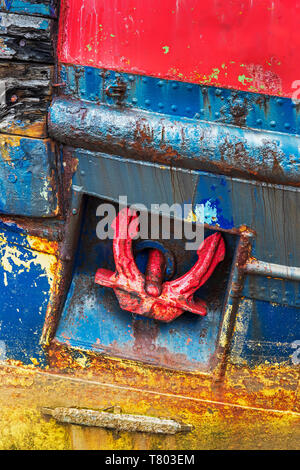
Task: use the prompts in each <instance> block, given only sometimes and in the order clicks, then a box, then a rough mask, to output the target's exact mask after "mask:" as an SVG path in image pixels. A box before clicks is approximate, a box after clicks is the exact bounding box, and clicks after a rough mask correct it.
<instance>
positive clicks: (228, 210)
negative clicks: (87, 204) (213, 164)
mask: <svg viewBox="0 0 300 470" xmlns="http://www.w3.org/2000/svg"><path fill="white" fill-rule="evenodd" d="M68 151H69V152H71V153H72V154H73V155H74V157H75V158H76V160H78V166H77V171H76V173H75V174H74V178H73V187H74V188H76V190H77V191H79V192H82V193H85V194H89V195H94V196H98V197H101V198H103V199H108V200H113V201H115V202H117V201H118V198H119V196H120V195H121V196H124V195H126V196H127V197H128V204H135V203H141V204H144V205H145V206H146V207H147V208H148V209H149V210H150V209H151V204H161V203H162V202H164V203H166V204H169V205H170V206H171V205H172V204H174V203H177V204H180V205H183V204H184V203H186V204H189V203H193V208H194V213H195V214H196V215H197V208H196V204H199V205H200V204H202V205H203V206H204V220H201V221H203V222H204V223H206V224H208V225H209V226H211V227H213V228H215V229H223V230H238V229H239V228H240V227H243V226H246V227H248V228H249V229H251V230H253V231H254V232H255V233H256V237H255V238H254V246H253V255H254V256H256V257H257V258H259V259H262V260H265V261H268V262H272V263H278V264H282V265H288V266H299V265H300V251H299V246H300V232H299V231H297V230H294V227H293V225H291V224H288V223H285V220H286V211H287V210H289V217H290V220H297V217H298V207H299V204H300V200H299V199H300V190H299V189H298V188H294V187H290V186H283V185H275V184H270V183H262V182H255V181H249V180H245V179H239V178H231V177H228V176H222V175H213V174H210V173H206V172H199V171H194V170H184V169H181V168H172V167H169V166H162V165H158V164H154V163H149V162H148V163H146V162H141V161H134V160H129V159H124V158H121V157H116V156H111V155H107V154H103V153H97V152H90V151H85V150H80V149H68ZM111 181H113V182H114V184H111ZM132 181H134V182H135V184H134V185H133V184H132ZM245 207H247V210H245ZM274 227H276V230H274ZM287 240H288V245H287V242H286V241H287ZM278 246H280V247H281V249H280V250H279V249H278Z"/></svg>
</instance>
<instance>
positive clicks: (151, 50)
mask: <svg viewBox="0 0 300 470" xmlns="http://www.w3.org/2000/svg"><path fill="white" fill-rule="evenodd" d="M299 10H300V2H299V1H298V0H296V1H294V2H292V4H291V2H286V1H280V0H275V1H274V0H263V1H259V2H252V1H251V0H247V1H245V2H243V3H241V2H240V1H239V0H232V1H231V2H230V3H229V4H228V1H225V0H221V1H218V2H201V1H198V0H182V1H180V2H178V1H177V0H164V1H163V2H161V1H160V0H155V1H153V0H144V1H143V2H140V1H137V0H124V1H122V2H119V1H118V0H112V1H110V2H107V1H105V0H98V1H97V2H94V1H93V0H63V1H62V5H61V15H60V37H59V51H58V59H59V61H60V62H65V63H71V64H80V65H93V66H96V67H103V68H106V69H113V70H118V71H119V70H120V71H126V72H131V73H141V74H146V75H153V76H158V77H162V78H176V79H178V80H182V81H189V82H195V83H204V84H209V85H217V86H225V87H229V88H235V89H240V90H250V91H262V92H263V93H266V94H271V95H283V96H291V95H292V93H293V91H294V90H293V88H292V83H293V81H294V80H297V79H299V78H300V69H299V66H298V58H297V54H298V52H297V51H298V50H299V48H300V42H299V41H300V40H299V34H298V33H299V27H300V14H299ZM298 75H299V76H298Z"/></svg>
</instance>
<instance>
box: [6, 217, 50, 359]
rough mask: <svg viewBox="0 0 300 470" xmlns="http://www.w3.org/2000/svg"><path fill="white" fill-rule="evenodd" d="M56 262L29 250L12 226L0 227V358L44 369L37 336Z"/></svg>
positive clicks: (21, 234)
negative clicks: (51, 269) (37, 365)
mask: <svg viewBox="0 0 300 470" xmlns="http://www.w3.org/2000/svg"><path fill="white" fill-rule="evenodd" d="M54 264H55V258H54V256H53V255H51V254H47V253H41V252H38V251H35V250H32V249H31V248H30V243H29V240H28V238H27V233H26V231H25V230H22V229H21V228H20V227H17V226H16V224H13V223H3V222H2V223H1V227H0V302H1V311H0V357H1V359H2V360H3V359H15V360H19V361H22V362H23V363H25V364H32V363H34V364H37V363H38V364H39V365H40V366H43V365H44V366H45V365H46V359H45V354H44V351H43V349H42V347H41V345H40V336H41V332H42V328H43V324H44V320H45V313H46V309H47V306H48V302H49V297H50V289H51V285H52V279H51V277H52V276H51V274H50V272H49V269H48V268H51V266H52V267H54Z"/></svg>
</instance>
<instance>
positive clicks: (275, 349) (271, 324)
mask: <svg viewBox="0 0 300 470" xmlns="http://www.w3.org/2000/svg"><path fill="white" fill-rule="evenodd" d="M237 322H238V325H239V328H237V329H236V332H235V335H234V337H233V347H232V357H233V358H234V360H235V361H236V362H238V363H243V362H245V361H247V362H248V363H250V364H251V365H257V364H262V363H266V361H267V362H269V363H273V364H274V363H282V362H284V363H286V364H288V365H293V364H294V365H295V364H296V362H293V355H294V353H295V349H296V347H297V344H298V345H299V338H300V337H299V332H300V309H299V308H292V307H286V306H285V307H283V306H282V305H279V304H277V303H270V302H265V301H260V300H250V299H244V300H242V301H241V304H240V308H239V311H238V315H237Z"/></svg>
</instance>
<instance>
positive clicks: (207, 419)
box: [0, 357, 300, 450]
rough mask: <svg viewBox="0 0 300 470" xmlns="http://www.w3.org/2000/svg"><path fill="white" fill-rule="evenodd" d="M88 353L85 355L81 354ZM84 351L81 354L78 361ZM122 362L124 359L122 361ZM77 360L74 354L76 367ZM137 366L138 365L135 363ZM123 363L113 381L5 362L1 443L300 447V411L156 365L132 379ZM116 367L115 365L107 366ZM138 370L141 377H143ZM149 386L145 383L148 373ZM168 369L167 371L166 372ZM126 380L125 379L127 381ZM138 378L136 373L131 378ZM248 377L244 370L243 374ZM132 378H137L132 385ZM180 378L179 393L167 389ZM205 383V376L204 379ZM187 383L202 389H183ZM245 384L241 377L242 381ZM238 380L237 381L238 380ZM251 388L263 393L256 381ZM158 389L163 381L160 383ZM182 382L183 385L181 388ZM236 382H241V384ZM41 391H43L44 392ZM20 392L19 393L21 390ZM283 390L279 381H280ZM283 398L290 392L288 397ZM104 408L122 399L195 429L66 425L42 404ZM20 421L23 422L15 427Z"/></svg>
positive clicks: (130, 410) (135, 409)
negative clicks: (257, 402)
mask: <svg viewBox="0 0 300 470" xmlns="http://www.w3.org/2000/svg"><path fill="white" fill-rule="evenodd" d="M82 360H83V359H82V358H81V361H82ZM79 364H80V357H78V358H77V366H78V367H79ZM119 365H121V364H119ZM70 366H71V362H69V367H70ZM132 367H133V366H132ZM117 369H118V366H117V365H116V364H115V365H114V366H113V365H112V364H111V368H110V372H111V371H112V370H114V371H115V372H116V379H115V383H114V384H110V383H108V382H107V375H106V373H105V371H103V378H104V377H105V378H106V383H103V382H99V380H97V379H96V378H91V376H90V379H89V380H85V381H83V380H82V378H80V377H79V376H77V377H75V376H74V372H73V374H72V376H70V375H69V376H66V375H62V374H59V375H58V374H55V373H53V372H52V373H50V374H49V373H40V372H37V371H34V370H32V369H30V368H27V369H22V368H19V370H16V368H13V367H8V366H6V367H5V366H2V367H1V369H0V404H1V410H2V413H1V418H2V419H1V420H0V429H1V430H3V432H0V446H1V448H2V449H12V448H13V449H16V448H17V449H38V450H40V449H70V448H73V449H116V450H122V449H124V450H125V449H127V450H128V449H132V450H138V449H145V450H147V449H148V450H153V449H154V448H155V449H157V447H159V449H161V450H164V449H165V450H168V449H169V450H174V449H177V450H184V449H185V450H196V449H273V450H274V449H284V450H285V449H297V448H298V443H299V433H300V428H299V423H300V422H299V413H295V412H287V411H283V410H275V409H273V410H272V409H268V410H267V409H265V410H264V409H262V408H261V407H259V406H256V407H255V406H247V405H245V398H244V402H243V403H242V404H241V405H238V404H236V405H230V404H226V403H224V402H223V400H222V399H221V397H219V399H217V398H216V396H212V395H211V394H209V393H208V394H206V395H203V393H202V392H201V381H199V384H198V385H196V384H195V380H194V378H193V377H188V376H186V375H185V376H181V378H180V376H176V375H175V376H172V375H168V377H165V374H164V376H162V380H161V382H160V381H159V379H158V378H156V380H153V382H151V371H147V370H145V369H138V368H137V367H135V369H134V370H132V375H131V376H129V375H128V379H127V378H125V376H124V371H123V373H122V374H121V373H120V374H118V373H117ZM107 373H109V369H107ZM137 376H138V377H139V381H138V382H137ZM142 377H144V380H145V379H148V380H149V383H148V387H145V388H144V389H143V390H142V389H141V384H142V383H143V379H142ZM163 377H164V378H163ZM122 379H123V382H122V384H123V385H121V381H122ZM131 379H132V380H131ZM244 379H245V376H244ZM126 380H127V385H125V381H126ZM128 380H131V382H132V381H133V382H132V383H134V384H135V385H137V383H138V387H137V386H128ZM170 382H171V383H172V384H173V386H174V387H177V389H178V391H177V392H176V393H174V392H173V393H172V392H171V393H165V391H164V389H163V387H164V386H165V385H166V386H167V389H168V387H169V386H170V385H171V383H170ZM202 383H205V378H203V379H202ZM184 384H186V385H187V386H188V388H189V390H190V391H191V392H193V393H194V394H195V395H196V394H197V392H198V396H195V397H194V398H192V397H190V396H189V395H185V394H184V393H183V391H184V390H183V389H184ZM239 384H242V381H240V383H239ZM239 384H238V383H237V384H236V385H239ZM247 384H248V386H249V396H250V395H252V396H253V395H256V394H257V393H259V392H255V393H254V390H255V388H254V387H255V383H254V381H253V388H252V391H250V389H251V378H248V381H247ZM160 387H161V389H160V390H158V388H160ZM180 388H181V393H180ZM235 390H237V388H236V389H235ZM41 391H42V393H41ZM16 393H18V397H17V399H16V397H15V394H16ZM277 393H278V389H277ZM282 398H283V397H282ZM241 401H242V398H241ZM74 403H76V405H77V407H78V408H86V409H89V408H92V409H93V410H99V411H101V410H103V409H107V408H109V407H115V406H118V407H121V408H122V411H123V413H125V414H136V415H140V414H145V415H147V416H153V417H156V418H162V419H168V420H169V419H173V420H176V421H181V422H183V423H185V424H186V423H188V424H192V425H193V431H192V432H189V433H179V434H175V435H173V436H167V435H153V434H148V435H147V434H143V433H135V432H134V433H126V432H121V433H120V434H118V439H116V438H115V434H114V433H113V431H109V430H101V429H98V430H97V429H95V428H93V429H90V428H87V427H81V426H78V425H75V426H74V425H72V424H65V425H63V426H62V425H59V424H57V422H56V421H55V420H53V419H50V420H49V419H45V418H44V417H43V416H42V408H43V407H50V406H51V407H72V406H74ZM16 422H18V423H22V426H21V427H19V428H18V432H16Z"/></svg>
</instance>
